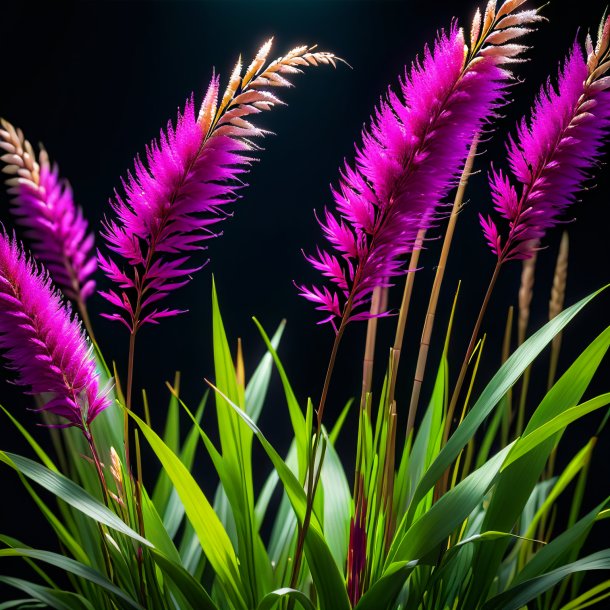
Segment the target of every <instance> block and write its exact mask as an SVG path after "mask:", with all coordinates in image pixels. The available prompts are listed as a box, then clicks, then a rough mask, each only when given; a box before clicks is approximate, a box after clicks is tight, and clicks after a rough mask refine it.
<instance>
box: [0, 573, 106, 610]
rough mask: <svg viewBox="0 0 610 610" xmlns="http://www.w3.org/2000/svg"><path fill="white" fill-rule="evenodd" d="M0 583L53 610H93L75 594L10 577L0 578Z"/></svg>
mask: <svg viewBox="0 0 610 610" xmlns="http://www.w3.org/2000/svg"><path fill="white" fill-rule="evenodd" d="M0 583H4V584H6V585H9V586H11V587H15V588H16V589H20V590H21V591H23V592H24V593H27V594H28V595H30V596H31V597H33V598H34V599H36V600H38V601H40V602H44V603H45V604H46V605H47V606H49V607H50V608H54V609H55V610H95V609H94V607H93V606H92V605H91V604H90V603H89V602H88V601H87V600H86V599H85V598H84V597H82V596H81V595H77V594H75V593H69V592H68V591H58V590H56V589H50V588H49V587H42V586H41V585H37V584H35V583H33V582H29V581H27V580H23V579H21V578H14V577H12V576H0Z"/></svg>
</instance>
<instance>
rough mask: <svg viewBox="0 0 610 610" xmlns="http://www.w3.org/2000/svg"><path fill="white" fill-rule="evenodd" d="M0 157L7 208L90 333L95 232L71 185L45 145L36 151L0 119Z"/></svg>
mask: <svg viewBox="0 0 610 610" xmlns="http://www.w3.org/2000/svg"><path fill="white" fill-rule="evenodd" d="M0 125H1V129H0V149H2V150H3V151H4V154H3V155H2V157H0V159H1V160H2V161H3V163H4V164H5V165H4V167H3V169H2V171H3V173H5V174H8V176H9V178H8V179H7V180H6V185H7V187H8V193H9V194H10V195H11V196H12V199H11V212H12V213H13V215H14V216H15V219H16V221H17V223H18V224H19V225H21V226H22V227H23V228H24V229H25V237H27V238H28V239H29V240H30V242H31V247H32V251H33V253H34V254H35V256H36V257H37V259H38V260H40V261H41V262H42V263H44V265H45V267H46V268H47V269H48V271H49V273H50V275H51V278H52V280H53V282H54V283H55V284H56V285H57V286H58V287H59V288H60V289H61V291H62V292H63V293H64V294H65V295H66V296H67V297H68V298H69V299H71V300H72V301H74V303H75V304H76V306H77V307H78V310H79V312H80V314H81V317H82V319H83V322H84V323H85V326H86V327H87V331H88V332H89V335H90V336H93V331H92V329H91V324H90V321H89V316H88V314H87V308H86V306H85V302H86V300H87V299H88V298H89V297H90V296H91V295H92V294H93V293H94V292H95V281H94V280H93V279H92V276H93V273H94V272H95V270H96V268H97V261H96V259H95V256H94V254H93V241H94V237H93V233H91V232H90V231H89V224H88V222H87V220H86V219H85V218H84V216H83V212H82V209H81V208H80V207H78V206H76V205H75V203H74V198H73V195H72V189H71V187H70V184H69V183H68V181H67V180H64V179H62V178H61V177H60V175H59V169H58V167H57V165H51V162H50V161H49V156H48V154H47V152H46V151H45V150H44V149H41V150H40V153H39V154H38V157H37V156H36V153H35V152H34V149H33V147H32V145H31V144H30V143H29V141H28V140H26V139H25V137H24V135H23V132H22V131H21V130H20V129H15V127H13V125H11V124H10V123H9V122H8V121H6V120H4V119H0Z"/></svg>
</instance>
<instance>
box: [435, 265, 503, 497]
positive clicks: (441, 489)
mask: <svg viewBox="0 0 610 610" xmlns="http://www.w3.org/2000/svg"><path fill="white" fill-rule="evenodd" d="M501 268H502V259H500V258H499V259H498V262H497V263H496V266H495V268H494V272H493V275H492V276H491V280H490V281H489V286H488V287H487V292H486V293H485V298H484V299H483V304H482V305H481V309H480V310H479V315H478V317H477V321H476V323H475V325H474V330H473V331H472V336H471V337H470V343H469V344H468V348H467V350H466V354H465V356H464V361H463V362H462V368H461V369H460V374H459V375H458V379H457V382H456V384H455V388H454V390H453V394H452V395H451V402H450V403H449V408H448V409H447V417H446V420H445V428H444V430H443V442H442V445H445V444H446V443H447V439H448V438H449V433H450V432H451V427H452V423H453V414H454V413H455V407H456V406H457V402H458V399H459V397H460V392H461V390H462V385H463V384H464V379H465V378H466V372H467V371H468V364H469V362H470V357H471V356H472V352H473V351H474V348H475V346H476V343H477V338H478V336H479V332H480V331H481V324H482V323H483V318H484V317H485V312H486V311H487V306H488V305H489V299H490V298H491V294H492V292H493V289H494V286H495V285H496V281H497V279H498V276H499V274H500V269H501ZM449 471H450V468H447V470H445V473H444V474H443V477H442V479H441V480H439V481H438V483H437V485H436V490H435V498H437V499H438V498H440V497H441V496H442V495H443V494H444V493H445V491H446V489H447V483H448V481H449Z"/></svg>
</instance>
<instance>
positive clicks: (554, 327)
mask: <svg viewBox="0 0 610 610" xmlns="http://www.w3.org/2000/svg"><path fill="white" fill-rule="evenodd" d="M606 288H607V286H604V287H603V288H600V289H599V290H597V291H596V292H594V293H593V294H591V295H589V296H587V297H585V298H584V299H581V300H580V301H578V303H575V304H574V305H572V306H571V307H568V308H567V309H565V310H564V311H562V312H561V313H560V314H559V315H558V316H557V317H555V318H553V319H552V320H551V321H550V322H547V324H545V325H544V326H543V327H542V328H541V329H540V330H539V331H537V332H536V333H534V334H533V335H532V336H531V337H530V338H529V339H528V340H527V341H526V342H525V343H523V344H522V345H521V346H520V347H519V348H518V349H517V350H516V351H515V352H514V353H513V354H512V355H511V356H510V358H509V359H508V360H507V361H506V362H505V363H504V364H503V365H502V367H501V368H500V369H499V370H498V372H497V373H496V374H495V375H494V377H493V378H492V380H491V381H490V382H489V383H488V384H487V386H486V388H485V389H484V390H483V392H482V393H481V395H480V397H479V399H478V400H477V401H476V403H475V404H474V405H473V406H472V408H471V409H470V411H469V412H468V414H467V415H466V417H465V418H464V420H463V421H462V423H461V424H460V426H458V428H457V430H456V431H455V432H454V433H453V435H452V436H451V437H450V438H449V440H448V441H447V444H446V445H445V446H444V447H443V448H442V449H441V452H440V453H439V455H438V456H437V458H436V459H435V460H434V462H433V463H432V464H431V466H430V468H429V469H428V470H427V471H426V473H425V474H424V476H423V478H422V480H421V481H420V483H419V484H418V486H417V488H416V490H415V493H414V496H413V499H412V501H411V505H410V507H409V511H408V513H407V515H406V516H405V518H404V519H403V521H404V523H402V524H401V527H400V528H399V529H405V527H406V526H408V524H409V523H410V521H411V519H412V517H413V514H414V512H415V510H416V509H417V505H418V504H419V502H420V501H421V500H422V499H423V498H424V497H425V495H426V494H427V493H428V490H429V489H431V488H432V486H433V485H435V483H436V482H437V481H438V480H439V479H440V477H441V476H442V475H443V473H444V472H445V471H446V470H447V468H448V467H449V466H450V465H451V463H452V462H453V460H454V459H455V458H456V457H457V456H458V454H459V452H460V451H461V450H462V449H463V448H464V447H465V446H466V444H467V443H468V441H469V440H470V439H471V438H472V437H473V436H474V434H475V433H476V431H477V430H478V428H479V426H480V425H481V424H482V423H483V421H485V419H486V418H487V416H488V415H489V414H490V413H491V412H492V411H493V410H494V408H495V407H496V406H497V404H498V403H499V402H500V399H501V398H502V396H504V394H506V392H507V391H508V390H509V389H510V388H511V387H512V386H513V385H514V384H515V382H516V381H517V380H518V379H519V378H520V377H521V375H522V374H523V372H524V371H525V369H526V368H527V367H528V366H529V365H530V364H531V363H532V362H533V361H534V360H535V359H536V357H537V356H538V355H539V354H540V353H541V352H542V350H543V349H544V348H545V347H546V346H547V345H548V344H549V343H550V342H551V341H552V340H553V337H554V336H555V335H557V334H558V333H559V332H561V331H562V330H563V329H564V328H565V327H566V326H567V325H568V324H569V322H570V321H571V320H572V319H573V318H574V317H575V316H576V315H577V314H578V313H580V311H582V309H583V308H584V307H586V306H587V304H588V303H590V302H591V301H592V300H593V299H594V298H595V297H596V296H597V295H598V294H600V292H602V291H603V290H605V289H606Z"/></svg>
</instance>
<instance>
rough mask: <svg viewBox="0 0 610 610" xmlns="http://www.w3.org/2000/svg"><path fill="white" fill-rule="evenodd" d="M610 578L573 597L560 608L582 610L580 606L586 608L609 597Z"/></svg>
mask: <svg viewBox="0 0 610 610" xmlns="http://www.w3.org/2000/svg"><path fill="white" fill-rule="evenodd" d="M609 589H610V580H606V581H604V582H602V583H600V584H599V585H597V586H595V587H593V588H591V589H589V590H588V591H585V592H584V593H583V594H582V595H579V596H578V597H577V598H575V599H573V600H572V601H571V602H569V603H567V604H566V605H565V606H563V607H562V608H561V610H582V608H588V607H589V606H594V605H595V604H598V603H599V602H600V601H602V600H604V599H607V598H608V597H610V591H609Z"/></svg>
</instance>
